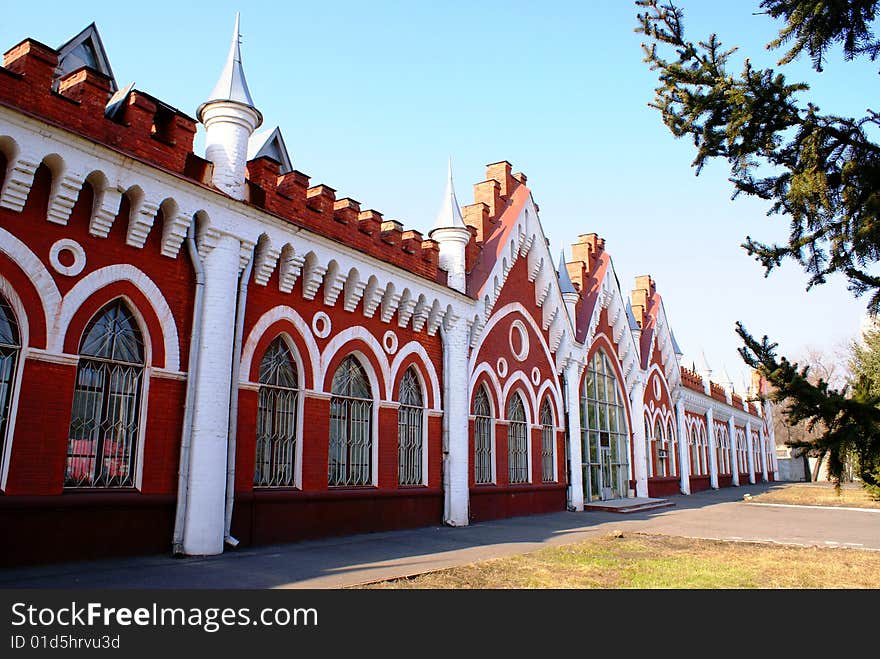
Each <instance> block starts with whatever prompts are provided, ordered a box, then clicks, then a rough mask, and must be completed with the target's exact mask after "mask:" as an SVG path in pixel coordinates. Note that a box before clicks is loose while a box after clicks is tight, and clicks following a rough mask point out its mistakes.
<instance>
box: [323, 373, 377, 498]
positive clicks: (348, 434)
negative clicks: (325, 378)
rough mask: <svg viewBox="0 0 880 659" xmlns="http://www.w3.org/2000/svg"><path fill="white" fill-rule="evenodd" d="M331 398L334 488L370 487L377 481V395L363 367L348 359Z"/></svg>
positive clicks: (335, 379)
mask: <svg viewBox="0 0 880 659" xmlns="http://www.w3.org/2000/svg"><path fill="white" fill-rule="evenodd" d="M331 393H332V394H333V395H332V397H331V398H330V468H329V474H328V482H329V484H330V485H352V486H357V485H369V484H370V483H371V481H372V478H373V392H372V390H371V389H370V382H369V380H368V379H367V374H366V373H365V372H364V368H363V366H361V365H360V363H359V362H358V360H357V359H355V358H354V357H352V356H348V357H346V358H345V359H344V360H343V361H342V363H341V364H340V365H339V368H338V369H336V373H334V375H333V385H332V389H331Z"/></svg>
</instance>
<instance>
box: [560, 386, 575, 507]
mask: <svg viewBox="0 0 880 659" xmlns="http://www.w3.org/2000/svg"><path fill="white" fill-rule="evenodd" d="M561 381H562V422H563V424H564V428H565V434H564V446H565V448H564V450H565V485H566V487H565V509H566V510H574V506H573V505H572V503H571V447H570V444H571V425H570V424H569V420H568V381H567V380H566V377H565V369H562V377H561Z"/></svg>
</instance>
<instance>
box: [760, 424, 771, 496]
mask: <svg viewBox="0 0 880 659" xmlns="http://www.w3.org/2000/svg"><path fill="white" fill-rule="evenodd" d="M758 436H759V438H760V441H761V472H762V474H763V481H764V482H765V483H766V482H767V481H768V480H770V476H769V474H768V473H767V437H766V436H765V435H764V427H763V426H761V428H760V429H759V430H758Z"/></svg>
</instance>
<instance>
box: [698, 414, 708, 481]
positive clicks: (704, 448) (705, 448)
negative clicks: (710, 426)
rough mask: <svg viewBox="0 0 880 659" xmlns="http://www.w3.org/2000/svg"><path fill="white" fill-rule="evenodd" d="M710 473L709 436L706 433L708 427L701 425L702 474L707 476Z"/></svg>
mask: <svg viewBox="0 0 880 659" xmlns="http://www.w3.org/2000/svg"><path fill="white" fill-rule="evenodd" d="M708 473H709V437H708V436H707V435H706V428H705V427H704V426H700V475H701V476H705V475H707V474H708Z"/></svg>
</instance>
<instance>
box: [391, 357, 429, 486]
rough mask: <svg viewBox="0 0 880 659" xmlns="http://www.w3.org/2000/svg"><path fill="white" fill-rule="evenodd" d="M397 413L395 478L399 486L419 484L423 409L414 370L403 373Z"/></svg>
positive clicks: (421, 476) (411, 368) (409, 369)
mask: <svg viewBox="0 0 880 659" xmlns="http://www.w3.org/2000/svg"><path fill="white" fill-rule="evenodd" d="M398 401H399V402H400V408H399V409H398V411H397V478H398V482H399V483H400V484H401V485H422V484H423V483H424V477H423V475H422V429H423V427H424V416H425V409H424V404H423V403H422V388H421V387H420V386H419V379H418V377H417V376H416V373H415V369H414V368H413V367H410V368H408V369H407V370H406V372H405V373H404V374H403V378H402V379H401V381H400V392H399V394H398Z"/></svg>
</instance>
